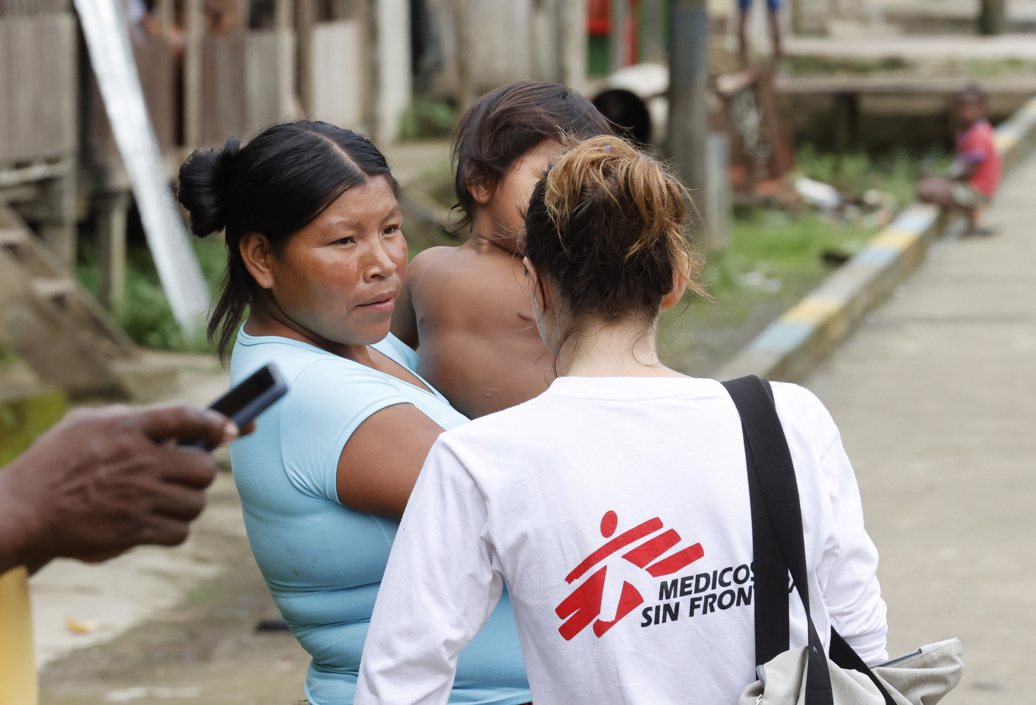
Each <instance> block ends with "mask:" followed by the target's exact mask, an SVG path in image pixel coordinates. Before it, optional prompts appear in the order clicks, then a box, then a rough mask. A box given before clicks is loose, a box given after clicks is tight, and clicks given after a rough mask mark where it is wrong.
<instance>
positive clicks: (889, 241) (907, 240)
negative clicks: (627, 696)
mask: <svg viewBox="0 0 1036 705" xmlns="http://www.w3.org/2000/svg"><path fill="white" fill-rule="evenodd" d="M920 239H921V233H916V232H910V231H908V230H886V231H884V232H882V233H881V234H879V235H877V236H875V237H874V239H873V240H871V241H870V243H869V244H868V245H867V247H892V248H895V249H897V250H907V249H909V248H910V247H913V245H914V243H916V242H917V241H918V240H920Z"/></svg>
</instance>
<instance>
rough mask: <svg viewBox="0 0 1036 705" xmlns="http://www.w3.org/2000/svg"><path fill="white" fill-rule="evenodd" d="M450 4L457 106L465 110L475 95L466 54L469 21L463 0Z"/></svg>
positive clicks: (469, 38)
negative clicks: (455, 67) (455, 63)
mask: <svg viewBox="0 0 1036 705" xmlns="http://www.w3.org/2000/svg"><path fill="white" fill-rule="evenodd" d="M450 5H451V6H452V8H453V16H452V18H451V19H452V20H453V45H454V51H453V56H454V60H455V61H456V62H457V95H456V100H457V107H458V108H459V109H460V110H466V109H467V107H468V106H469V105H471V103H472V102H473V101H474V100H475V97H476V96H475V85H474V81H472V78H471V69H470V67H469V66H468V56H470V55H471V54H470V53H469V50H470V48H471V46H472V43H471V36H470V35H471V32H470V31H469V28H470V26H471V23H470V22H469V21H468V13H467V8H466V5H467V3H466V1H465V0H453V2H451V3H450Z"/></svg>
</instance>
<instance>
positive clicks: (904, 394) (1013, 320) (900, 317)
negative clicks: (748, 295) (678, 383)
mask: <svg viewBox="0 0 1036 705" xmlns="http://www.w3.org/2000/svg"><path fill="white" fill-rule="evenodd" d="M1034 183H1036V155H1033V156H1030V157H1029V158H1028V159H1027V161H1025V162H1024V163H1022V164H1020V165H1019V167H1018V170H1017V172H1016V173H1014V174H1013V175H1012V177H1011V179H1010V180H1009V182H1008V183H1006V184H1005V185H1004V188H1003V189H1002V190H1001V193H1000V194H999V197H998V198H997V201H996V203H995V204H994V206H993V207H991V208H990V209H989V211H988V212H987V214H986V221H987V223H988V224H989V225H992V226H994V227H995V228H996V229H997V233H996V235H995V236H994V237H990V238H979V239H964V240H951V241H948V242H944V243H941V244H939V245H937V246H936V247H935V248H933V250H932V251H930V253H929V259H928V260H927V262H926V263H925V264H924V265H923V267H922V268H921V269H920V270H919V271H918V272H917V273H915V274H914V276H913V277H912V278H911V279H910V280H909V281H908V282H906V283H905V284H904V285H903V286H902V287H901V288H900V289H899V290H898V292H897V294H896V295H895V296H894V297H893V298H892V299H891V300H890V301H889V302H887V303H886V304H885V305H884V306H883V307H881V308H880V309H879V310H877V311H876V312H875V313H873V314H872V315H871V316H870V317H869V319H868V320H866V321H865V322H864V324H863V325H862V326H861V327H860V329H859V330H858V331H857V332H856V333H855V334H854V335H853V337H852V338H851V339H850V340H849V341H848V342H847V343H845V344H844V345H843V347H842V348H841V349H840V350H838V351H837V352H836V353H834V355H833V356H832V357H831V358H830V359H829V360H828V361H827V362H825V363H823V364H822V365H821V366H820V367H819V368H818V369H817V370H816V371H815V372H814V373H813V374H812V375H810V376H809V377H808V378H807V379H806V382H805V384H806V386H808V387H810V388H811V389H813V390H814V391H815V392H816V393H817V394H818V395H819V396H820V398H821V399H823V400H824V402H825V403H826V404H827V405H828V407H829V408H830V410H831V413H832V414H833V415H834V417H835V419H836V421H837V422H838V424H839V426H840V428H841V429H842V435H843V438H844V440H845V445H846V448H847V450H848V452H849V456H850V458H852V460H853V463H854V466H855V468H856V472H857V476H858V478H859V481H860V487H861V491H862V493H863V500H864V509H865V513H866V516H867V521H868V529H869V530H870V533H871V535H872V537H873V538H874V541H875V543H876V544H877V545H878V550H879V552H880V553H881V558H882V562H881V568H880V571H879V575H880V578H881V580H882V585H883V590H884V593H885V597H886V600H887V601H888V604H889V624H890V643H889V647H890V652H891V655H898V654H900V653H905V652H907V651H910V650H912V649H913V648H915V647H916V646H918V645H920V644H922V643H926V642H930V641H936V640H938V639H942V638H945V637H948V636H958V637H960V639H961V640H962V641H963V643H964V653H965V664H966V668H965V677H964V680H963V682H962V683H961V685H960V686H959V689H958V691H957V692H956V693H955V694H953V695H951V696H950V698H948V700H952V701H953V703H955V705H979V704H980V703H981V704H982V705H986V704H987V703H989V702H991V701H993V702H1005V703H1007V702H1032V700H1033V695H1032V692H1031V691H1032V686H1031V684H1030V683H1029V679H1030V678H1031V675H1030V672H1031V670H1032V663H1033V657H1036V609H1034V607H1036V593H1034V590H1033V587H1032V585H1033V582H1034V580H1036V229H1034V227H1033V222H1034V221H1036V203H1034V202H1033V199H1032V194H1033V184H1034Z"/></svg>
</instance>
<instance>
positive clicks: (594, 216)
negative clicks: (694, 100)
mask: <svg viewBox="0 0 1036 705" xmlns="http://www.w3.org/2000/svg"><path fill="white" fill-rule="evenodd" d="M688 203H689V195H688V193H687V189H686V188H684V186H683V184H682V183H681V182H680V180H679V178H678V177H677V176H676V175H675V174H674V173H672V171H671V170H670V169H669V168H668V167H666V166H665V165H664V164H662V163H661V162H659V161H658V160H656V159H654V158H653V157H650V156H648V155H647V154H645V153H644V152H641V151H640V150H638V149H636V148H635V147H633V146H631V145H630V144H628V143H627V142H625V141H623V140H621V139H619V138H617V137H594V138H591V139H588V140H586V141H584V142H581V143H579V144H578V145H576V146H575V147H573V148H572V149H571V150H569V151H568V152H566V153H565V154H564V155H562V156H561V157H560V158H559V159H558V161H557V162H556V163H555V164H554V165H553V166H552V167H551V168H550V170H549V171H548V172H547V174H546V176H544V177H543V179H541V180H540V182H539V183H538V184H537V185H536V189H535V190H534V191H533V195H532V199H531V201H530V202H529V210H528V211H527V213H526V215H525V245H524V254H525V256H526V257H528V258H529V262H530V263H531V264H532V265H533V267H535V269H536V271H537V272H539V273H540V274H541V275H547V276H548V277H549V278H550V281H551V283H552V284H553V286H554V288H555V290H556V291H557V292H558V294H559V296H560V298H561V300H562V302H563V304H564V306H565V307H566V309H567V311H568V313H570V314H571V315H572V316H574V317H575V318H580V317H584V316H593V317H599V318H604V319H607V320H616V319H619V318H623V317H626V316H630V315H646V316H649V317H654V316H655V315H656V314H657V313H658V310H659V307H660V306H661V303H662V299H663V298H664V297H665V296H666V295H667V294H669V293H670V292H672V291H673V287H674V285H675V284H676V282H675V281H674V279H676V278H678V277H682V278H686V283H687V288H688V289H689V290H690V291H691V292H693V293H695V294H698V295H701V296H705V295H706V294H705V290H704V287H703V285H702V283H701V280H700V275H701V266H700V258H699V257H698V256H697V255H695V253H694V252H693V251H692V250H691V248H690V245H689V244H688V242H687V238H686V235H685V221H686V219H687V210H688ZM674 274H675V277H674Z"/></svg>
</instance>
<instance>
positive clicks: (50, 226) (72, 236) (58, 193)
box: [38, 160, 79, 268]
mask: <svg viewBox="0 0 1036 705" xmlns="http://www.w3.org/2000/svg"><path fill="white" fill-rule="evenodd" d="M43 194H44V204H43V205H44V207H45V210H44V212H43V213H41V215H42V216H43V217H42V218H41V220H40V223H39V226H38V228H39V233H40V236H41V237H42V238H43V241H44V242H45V243H47V245H48V246H49V247H50V249H51V250H53V251H54V252H55V253H56V254H57V255H58V257H60V258H61V261H62V263H63V264H65V265H66V266H68V267H70V268H73V267H75V263H76V250H77V249H78V240H79V238H78V234H77V232H76V175H75V168H74V166H73V163H72V161H71V160H69V161H68V170H67V172H66V173H65V174H64V175H62V176H58V177H57V178H54V179H50V180H48V181H47V182H45V184H44V186H43Z"/></svg>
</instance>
